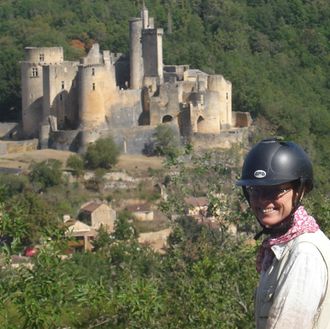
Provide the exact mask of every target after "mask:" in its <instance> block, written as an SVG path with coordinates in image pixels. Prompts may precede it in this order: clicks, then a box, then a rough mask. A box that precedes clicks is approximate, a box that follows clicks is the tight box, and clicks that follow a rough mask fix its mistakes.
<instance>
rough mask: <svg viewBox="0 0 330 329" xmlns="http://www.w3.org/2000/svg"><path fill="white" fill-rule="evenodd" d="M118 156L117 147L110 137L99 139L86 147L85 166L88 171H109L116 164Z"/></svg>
mask: <svg viewBox="0 0 330 329" xmlns="http://www.w3.org/2000/svg"><path fill="white" fill-rule="evenodd" d="M119 154H120V151H119V147H118V146H117V144H116V143H115V142H114V140H113V139H112V138H111V137H107V138H100V139H98V140H97V141H96V142H95V143H92V144H90V145H89V146H88V148H87V151H86V153H85V155H84V159H85V165H86V167H87V168H89V169H97V168H104V169H109V168H111V167H112V166H114V165H115V164H116V163H117V161H118V157H119Z"/></svg>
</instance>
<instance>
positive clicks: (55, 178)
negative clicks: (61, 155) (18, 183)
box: [29, 159, 62, 190]
mask: <svg viewBox="0 0 330 329" xmlns="http://www.w3.org/2000/svg"><path fill="white" fill-rule="evenodd" d="M61 166H62V164H61V162H60V161H58V160H53V159H50V160H45V161H42V162H38V163H34V164H32V165H31V172H30V174H29V177H30V181H31V183H32V184H33V185H34V186H35V187H36V188H37V189H40V190H45V189H47V188H48V187H51V186H55V185H59V184H60V183H61V182H62V171H61Z"/></svg>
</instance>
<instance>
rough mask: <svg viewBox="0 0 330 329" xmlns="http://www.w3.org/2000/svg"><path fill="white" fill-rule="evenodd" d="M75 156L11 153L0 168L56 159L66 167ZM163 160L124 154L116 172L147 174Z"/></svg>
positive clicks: (48, 151)
mask: <svg viewBox="0 0 330 329" xmlns="http://www.w3.org/2000/svg"><path fill="white" fill-rule="evenodd" d="M72 154H75V153H73V152H69V151H59V150H52V149H45V150H35V151H30V152H24V153H11V154H6V155H3V156H0V167H6V168H19V169H22V170H27V169H28V168H29V166H30V164H31V163H32V162H40V161H44V160H47V159H56V160H59V161H61V162H62V163H63V166H65V163H66V160H67V158H68V157H69V156H70V155H72ZM162 163H163V159H162V158H161V157H146V156H144V155H129V154H122V155H120V157H119V161H118V163H117V165H116V167H115V169H116V170H126V171H127V172H129V173H130V174H135V175H139V174H145V173H146V172H147V171H148V168H151V169H161V168H162V166H163V165H162Z"/></svg>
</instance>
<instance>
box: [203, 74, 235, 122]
mask: <svg viewBox="0 0 330 329" xmlns="http://www.w3.org/2000/svg"><path fill="white" fill-rule="evenodd" d="M208 89H209V91H211V92H215V93H216V94H217V96H216V97H217V104H214V105H215V107H213V106H214V105H212V109H211V111H212V112H213V111H214V112H215V113H218V117H219V121H220V126H221V127H222V128H229V127H230V126H231V125H232V106H231V83H230V82H229V81H227V80H226V79H225V78H224V77H223V76H222V75H210V76H209V77H208Z"/></svg>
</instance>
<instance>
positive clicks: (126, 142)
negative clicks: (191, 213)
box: [21, 6, 248, 153]
mask: <svg viewBox="0 0 330 329" xmlns="http://www.w3.org/2000/svg"><path fill="white" fill-rule="evenodd" d="M129 32H130V35H129V40H130V54H129V58H128V57H126V56H124V55H122V54H114V53H111V52H110V51H108V50H105V51H102V52H101V51H100V49H99V45H98V44H94V45H93V47H92V48H91V49H90V51H89V52H88V54H87V56H86V57H84V58H82V59H81V60H80V61H79V62H78V61H77V62H76V61H65V60H64V56H63V49H62V48H61V47H41V48H35V47H27V48H25V60H24V61H22V62H21V79H22V122H21V125H22V127H21V130H22V133H21V134H22V136H23V137H24V138H25V139H28V138H38V139H39V146H40V147H41V148H48V147H50V148H56V149H62V150H72V151H84V150H85V149H86V146H87V145H88V143H90V142H93V141H95V140H96V139H98V138H100V137H106V136H109V135H111V136H112V137H113V138H114V140H115V141H116V143H117V144H118V145H120V147H121V148H122V151H123V152H127V153H141V152H142V151H143V149H144V148H145V147H146V145H147V144H148V143H150V142H151V141H152V136H153V134H154V128H155V127H156V126H157V125H159V124H161V123H171V124H172V125H173V126H174V127H175V128H176V129H177V132H178V133H179V134H180V136H181V137H182V138H183V140H188V141H191V140H192V138H193V137H194V136H203V135H205V136H207V135H208V136H211V135H212V136H220V135H221V133H222V132H224V131H230V129H233V127H235V125H236V121H237V120H236V118H237V116H235V115H234V113H233V112H232V85H231V83H230V82H229V81H227V80H226V79H225V78H224V77H223V76H222V75H208V74H206V73H204V72H202V71H200V70H196V69H190V68H189V66H188V65H163V47H162V38H163V29H161V28H155V26H154V20H153V18H152V17H149V15H148V10H147V8H146V7H145V6H144V7H143V9H142V10H141V15H140V17H138V18H132V19H131V20H130V21H129ZM243 121H244V119H243ZM245 121H246V123H243V124H242V123H241V124H240V126H244V125H248V123H247V120H245ZM241 122H242V120H241Z"/></svg>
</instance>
